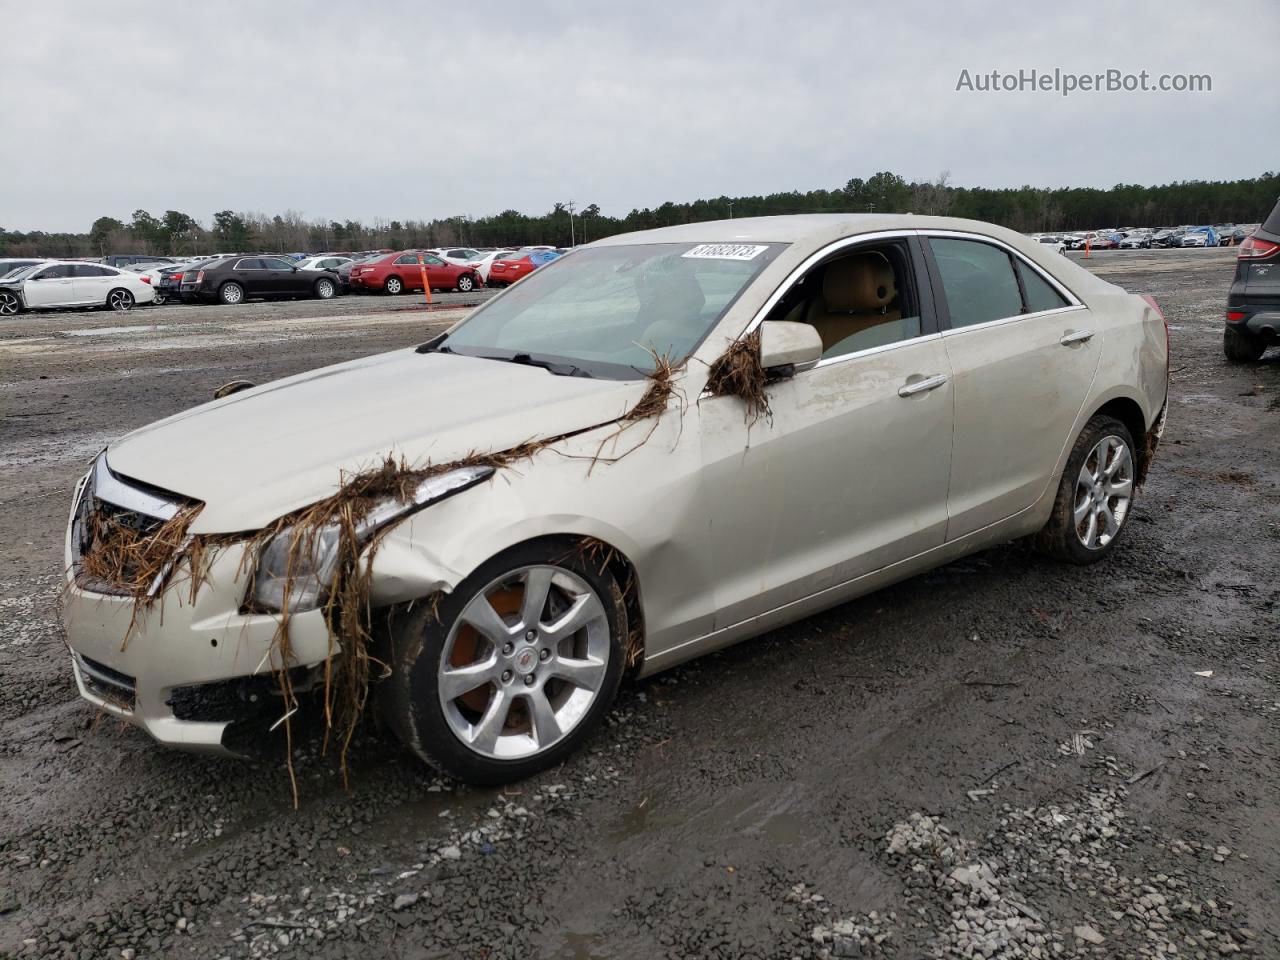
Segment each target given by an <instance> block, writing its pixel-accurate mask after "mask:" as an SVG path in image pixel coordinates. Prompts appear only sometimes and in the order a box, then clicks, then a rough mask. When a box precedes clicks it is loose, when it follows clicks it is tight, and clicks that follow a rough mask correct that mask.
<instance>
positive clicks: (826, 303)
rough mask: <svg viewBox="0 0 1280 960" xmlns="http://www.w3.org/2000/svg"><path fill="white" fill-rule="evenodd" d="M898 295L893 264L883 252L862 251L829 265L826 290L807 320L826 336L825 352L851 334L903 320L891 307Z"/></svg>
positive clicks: (811, 306) (824, 280)
mask: <svg viewBox="0 0 1280 960" xmlns="http://www.w3.org/2000/svg"><path fill="white" fill-rule="evenodd" d="M897 296H898V286H897V282H896V279H895V277H894V273H893V267H892V266H891V265H890V264H889V261H888V259H886V258H885V256H884V254H881V253H859V254H855V255H854V256H851V257H845V258H844V259H842V260H834V261H832V262H831V263H830V264H828V265H827V268H826V270H824V271H823V275H822V293H821V295H820V296H817V297H815V298H814V299H813V300H812V301H811V302H810V304H809V311H808V315H807V317H806V319H807V320H808V322H809V323H811V324H812V325H813V326H814V327H815V328H816V329H817V331H818V333H819V334H820V335H821V336H822V347H823V350H824V352H825V351H828V350H830V349H831V348H832V347H834V346H835V345H836V344H838V343H840V342H841V341H843V340H846V339H848V338H849V337H852V336H855V335H856V334H859V333H861V332H863V331H864V330H869V329H871V328H872V327H876V326H879V325H880V324H884V323H892V322H894V321H898V320H901V319H902V312H901V310H899V309H897V308H896V307H895V308H894V309H893V310H890V309H889V304H891V303H893V302H894V300H895V299H896V298H897Z"/></svg>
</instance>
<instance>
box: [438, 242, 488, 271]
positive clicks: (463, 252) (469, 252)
mask: <svg viewBox="0 0 1280 960" xmlns="http://www.w3.org/2000/svg"><path fill="white" fill-rule="evenodd" d="M427 252H428V253H434V254H435V255H436V256H437V257H439V258H440V259H441V260H443V261H445V262H446V263H452V264H455V265H456V266H459V267H465V266H469V265H470V264H471V263H473V262H475V260H476V258H477V257H480V256H482V254H481V253H480V251H479V250H475V249H473V248H471V247H438V248H435V249H432V250H428V251H427Z"/></svg>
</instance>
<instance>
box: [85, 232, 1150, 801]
mask: <svg viewBox="0 0 1280 960" xmlns="http://www.w3.org/2000/svg"><path fill="white" fill-rule="evenodd" d="M757 335H758V336H757ZM744 353H745V355H746V359H747V360H748V361H749V362H747V363H745V364H744V365H743V367H742V369H743V371H745V372H744V375H743V378H740V384H739V386H741V385H742V384H743V383H745V385H746V386H745V388H743V389H725V388H724V386H723V384H722V383H720V382H719V380H718V379H717V380H716V382H714V383H710V382H709V381H711V380H712V379H713V377H712V371H715V370H718V369H722V368H723V363H724V360H723V358H725V357H726V356H734V355H737V356H739V357H741V356H742V355H743V354H744ZM1168 356H1169V345H1168V332H1167V327H1166V324H1165V322H1164V319H1163V317H1162V315H1161V313H1160V311H1159V309H1158V308H1157V306H1156V304H1155V303H1154V302H1153V301H1152V300H1150V299H1148V298H1145V297H1139V296H1133V295H1130V294H1127V293H1126V292H1125V291H1124V290H1122V289H1120V288H1119V287H1116V286H1114V285H1112V284H1110V283H1107V282H1105V281H1103V280H1100V279H1098V278H1097V277H1095V276H1093V275H1091V274H1090V273H1088V272H1086V271H1085V270H1083V269H1081V268H1080V267H1078V266H1076V265H1075V264H1074V263H1072V262H1070V261H1068V260H1066V259H1064V258H1063V257H1061V256H1060V255H1058V254H1056V253H1055V252H1054V251H1053V250H1051V249H1046V248H1045V247H1044V246H1042V245H1041V244H1038V243H1035V242H1034V241H1031V240H1028V239H1026V238H1024V237H1022V236H1020V235H1019V234H1017V233H1013V232H1011V231H1009V230H1005V229H1003V228H1000V227H995V226H992V225H990V224H985V223H978V222H973V221H967V220H955V219H944V218H933V217H914V216H881V215H829V216H799V217H767V218H760V219H754V220H731V221H725V222H719V223H698V224H689V225H685V226H678V227H670V228H666V229H661V230H653V231H648V232H644V233H633V234H629V235H625V236H617V237H610V238H609V239H606V240H601V241H598V242H596V243H593V244H590V245H589V246H585V247H582V248H580V249H577V250H575V251H574V252H573V253H571V254H570V255H568V256H566V257H564V258H562V259H561V260H558V261H555V262H553V263H551V264H549V265H548V266H546V267H543V268H542V269H540V270H538V271H537V272H536V273H534V274H532V275H531V276H529V277H528V278H527V279H525V280H522V281H521V282H520V283H518V284H515V285H514V286H512V287H511V288H510V289H508V290H507V291H505V292H504V293H502V294H501V295H500V296H497V297H495V298H494V299H492V300H490V301H489V302H488V303H486V304H485V305H484V306H482V307H480V308H479V309H477V310H476V311H475V312H474V313H472V314H471V315H470V316H468V317H467V318H466V319H465V320H463V321H462V322H460V323H459V324H458V325H456V326H455V327H453V328H452V329H451V330H449V331H448V333H447V334H444V335H442V336H440V337H437V338H436V339H435V340H433V341H431V342H429V343H427V344H423V345H422V346H421V347H418V348H416V349H405V350H401V351H396V352H393V353H388V354H383V355H379V356H372V357H368V358H365V359H363V360H357V361H354V362H350V363H345V364H341V365H338V366H334V367H329V368H326V369H323V370H318V371H315V372H312V373H307V374H303V375H300V376H296V377H292V378H289V379H286V380H282V381H278V382H275V383H270V384H267V385H264V386H259V387H256V388H253V389H249V390H245V391H243V392H240V393H235V394H233V395H231V396H227V397H225V398H223V399H220V400H215V401H214V402H212V403H208V404H205V405H203V406H200V407H196V408H194V409H192V410H188V411H186V412H183V413H180V414H178V415H176V416H173V417H170V418H169V419H167V420H163V421H161V422H159V423H156V424H153V425H151V426H148V427H145V428H143V429H141V430H138V431H136V432H134V433H132V434H129V435H128V436H126V437H124V438H123V439H121V440H119V441H117V442H115V443H113V444H111V445H110V446H109V447H108V448H107V449H106V450H105V451H104V452H103V453H102V454H101V455H100V456H99V457H98V458H97V459H96V460H95V462H94V463H93V465H92V466H91V468H90V470H89V472H88V474H87V475H86V476H85V478H84V480H83V481H82V482H81V484H80V486H79V487H78V488H77V491H76V495H75V504H74V508H73V511H72V518H71V525H70V530H69V531H68V536H67V541H66V550H67V570H68V574H67V576H68V584H67V591H66V600H65V622H66V628H67V641H68V644H69V647H70V651H71V659H72V669H73V670H74V671H75V676H76V681H77V683H78V685H79V689H80V692H81V694H82V695H83V697H84V698H85V699H86V700H88V701H90V702H91V703H93V704H95V705H96V706H97V708H98V709H100V710H102V711H106V712H108V713H111V714H114V715H117V716H119V717H122V718H124V719H126V720H128V721H129V722H131V723H134V724H136V725H138V726H140V727H142V728H143V729H145V730H146V731H148V732H149V733H150V734H151V735H152V736H153V737H154V738H155V739H156V740H158V741H160V742H161V743H164V744H168V745H171V746H177V747H184V748H192V749H202V750H213V751H222V752H231V753H235V752H240V750H241V745H243V744H245V743H251V742H252V741H253V740H254V739H255V738H267V737H279V736H280V735H281V734H280V731H279V730H277V731H276V732H275V733H268V732H267V729H268V728H269V727H271V726H272V725H273V724H276V723H277V721H279V720H280V719H281V717H282V716H283V715H284V714H286V713H287V709H286V708H289V707H290V703H286V702H284V699H282V697H284V696H285V695H283V694H282V693H281V687H282V685H281V683H280V678H281V677H282V676H285V677H288V678H289V685H288V688H289V689H290V690H302V689H304V688H305V687H306V686H308V685H312V686H315V685H318V684H320V683H322V682H323V678H328V677H330V676H331V675H332V674H333V673H334V672H340V671H341V669H342V667H343V665H344V663H349V662H354V657H353V652H354V651H355V650H356V644H357V642H358V641H357V638H355V637H354V636H353V635H351V633H350V631H349V630H345V628H344V624H350V623H352V622H360V623H366V624H368V637H369V638H370V642H371V645H370V647H369V648H368V650H367V651H365V650H364V649H363V648H361V649H362V652H365V653H368V656H369V657H371V658H372V660H370V661H366V662H371V663H373V664H374V667H373V668H372V669H371V670H370V671H369V675H370V678H371V679H370V680H369V683H370V684H371V686H372V690H371V695H372V700H373V701H374V703H375V704H376V706H377V708H378V709H380V710H381V711H382V712H383V714H384V715H385V717H386V718H387V720H388V721H389V722H390V725H391V726H392V728H393V729H395V730H396V731H397V732H398V733H399V734H400V736H401V737H402V739H403V740H404V742H405V744H406V745H407V746H408V747H409V749H411V750H412V751H413V752H414V753H416V754H417V755H418V756H420V757H421V758H423V759H424V760H426V761H428V762H430V763H432V764H434V765H436V766H438V767H439V768H441V769H443V770H445V771H447V772H449V773H451V774H453V775H455V776H458V777H460V778H463V779H466V780H469V781H473V782H487V783H494V782H502V781H507V780H511V779H516V778H519V777H522V776H526V775H528V774H530V773H531V772H533V771H535V770H538V769H540V768H543V767H546V766H548V765H550V764H553V763H556V762H558V761H560V760H562V759H563V758H564V757H565V755H566V754H568V753H569V752H570V751H572V750H573V749H574V748H576V747H577V746H579V745H580V744H581V743H582V742H583V741H584V740H585V739H586V738H587V737H589V736H590V735H591V732H592V731H593V729H594V728H596V727H597V726H599V725H600V723H601V721H602V718H603V717H604V716H605V714H606V712H607V711H608V709H609V706H610V702H611V700H612V698H613V697H614V694H615V692H616V691H617V689H618V686H619V683H620V682H621V681H622V679H623V678H624V676H628V675H638V676H646V675H649V674H652V673H655V672H657V671H659V670H663V669H666V668H668V667H671V666H673V665H675V664H678V663H680V662H682V661H685V660H688V659H689V658H691V657H696V656H699V655H701V654H704V653H708V652H710V651H713V650H717V649H720V648H722V647H724V646H726V645H728V644H732V643H735V642H737V641H739V640H742V639H745V638H747V637H751V636H753V635H756V634H760V633H762V632H764V631H766V630H769V629H772V628H773V627H776V626H778V625H780V624H784V623H788V622H790V621H793V620H796V619H798V618H801V617H805V616H807V615H809V614H812V613H814V612H816V611H819V610H823V609H825V608H828V607H831V606H833V605H835V604H839V603H842V602H844V601H846V600H849V599H850V598H853V597H857V596H859V595H861V594H865V593H867V592H869V591H872V590H876V589H878V588H880V587H882V586H884V585H886V584H889V583H892V582H894V581H897V580H901V579H903V578H904V577H910V576H913V575H915V574H918V573H920V572H922V571H925V570H928V569H930V568H932V567H936V566H938V565H939V564H944V563H948V562H950V561H952V560H955V559H956V558H957V557H961V556H964V555H965V554H968V553H972V552H974V551H976V550H981V549H983V548H986V547H989V546H991V545H992V544H996V543H1001V542H1004V541H1008V540H1011V539H1014V538H1018V537H1033V538H1035V542H1036V543H1037V544H1038V545H1040V546H1041V547H1042V548H1043V549H1044V550H1046V551H1047V552H1048V553H1050V554H1051V555H1053V556H1055V557H1058V558H1060V559H1061V560H1063V561H1066V562H1070V563H1078V564H1087V563H1093V562H1095V561H1098V560H1100V559H1102V558H1103V557H1105V556H1106V555H1107V553H1109V552H1110V551H1111V550H1112V549H1114V548H1115V546H1116V543H1117V541H1118V540H1119V538H1120V537H1121V536H1122V534H1123V532H1124V529H1125V525H1126V521H1127V519H1128V517H1129V515H1130V513H1131V510H1132V505H1133V498H1134V497H1135V496H1136V494H1137V491H1138V486H1139V485H1140V483H1141V480H1142V478H1143V476H1144V475H1145V472H1146V470H1147V467H1148V465H1149V461H1150V459H1151V457H1152V455H1153V454H1154V451H1155V447H1156V442H1157V440H1158V438H1159V434H1160V431H1161V429H1162V426H1163V420H1164V409H1165V399H1166V387H1167V376H1168ZM655 385H660V386H661V387H662V389H660V390H655ZM655 398H656V407H655V402H653V401H655ZM642 410H643V413H642V412H641V411H642ZM389 457H390V458H392V459H393V460H394V461H395V462H396V463H399V464H400V465H401V467H400V469H402V470H403V471H406V472H405V473H404V476H405V477H409V478H410V479H411V480H412V481H413V482H412V484H410V485H409V486H408V487H405V488H404V489H402V490H401V492H400V493H399V494H398V495H396V496H387V497H384V498H383V499H381V500H378V501H377V502H373V503H367V502H365V503H363V504H362V506H361V509H360V511H359V512H358V515H357V516H356V520H355V522H352V523H350V524H346V525H344V524H342V523H339V522H337V521H334V522H331V523H325V524H323V525H321V526H320V527H318V528H317V529H313V530H312V531H311V533H312V534H313V535H310V536H307V537H305V538H298V537H296V536H293V534H294V533H295V532H296V530H295V527H296V525H298V524H302V523H303V522H304V519H303V518H305V517H309V516H310V517H313V518H314V516H315V512H314V510H312V511H311V512H310V513H309V512H308V511H309V508H311V507H312V506H313V505H315V504H317V503H322V502H334V503H337V504H341V502H342V497H343V496H344V495H345V492H347V491H350V490H351V489H352V488H351V486H350V478H352V477H355V476H361V475H367V472H368V471H369V470H370V469H371V468H373V467H375V466H376V465H377V464H379V463H385V462H386V461H387V458H389ZM401 486H402V487H403V486H404V485H403V484H402V485H401ZM353 495H354V494H353ZM326 498H329V500H328V501H327V500H326ZM366 499H367V498H366ZM336 515H337V514H335V516H336ZM177 516H182V517H187V518H193V519H190V524H189V527H186V528H184V529H183V531H182V532H183V538H184V539H183V540H182V546H183V548H184V549H176V550H175V554H174V557H173V560H172V562H170V563H166V564H164V565H162V566H161V567H159V568H158V569H156V570H155V571H154V578H153V579H152V580H151V581H150V582H148V583H147V584H146V595H145V599H146V601H147V602H145V603H144V602H143V600H142V599H140V598H139V595H138V593H137V591H136V590H130V589H124V588H123V587H122V582H114V581H113V577H112V576H106V577H103V576H93V575H90V573H89V572H88V571H87V569H86V563H85V558H86V556H88V555H89V554H91V552H92V551H94V550H97V549H99V545H98V544H96V543H95V541H94V538H95V536H98V535H100V534H101V531H103V530H104V529H120V530H127V531H131V533H130V536H134V537H139V538H143V539H144V540H145V538H147V537H155V536H158V535H159V534H158V531H163V530H169V531H170V533H172V524H171V523H170V521H172V520H173V518H175V517H177ZM344 537H355V538H357V546H356V554H355V556H356V557H357V560H356V561H355V563H354V564H348V565H347V566H348V567H349V568H350V569H347V570H346V573H345V574H344V573H343V570H344V566H343V564H342V563H341V562H340V560H339V559H337V558H339V557H340V555H341V549H342V543H343V538H344ZM299 542H303V543H304V546H303V547H302V548H301V549H300V548H299V547H298V543H299ZM191 543H203V544H206V545H209V549H207V550H205V551H202V552H201V553H200V557H201V559H200V561H199V562H200V563H201V564H203V569H202V571H201V575H200V576H199V577H197V578H196V579H197V581H198V582H197V583H194V584H193V583H192V577H191V571H190V570H188V571H186V575H184V571H183V567H184V565H190V566H192V567H193V568H194V566H195V565H196V563H197V561H196V559H195V557H194V556H193V552H192V551H191V550H189V549H185V548H186V546H187V545H189V544H191ZM357 574H358V576H357ZM364 574H367V577H366V576H364ZM119 576H120V578H122V580H123V579H127V578H128V577H130V576H133V577H136V576H138V572H137V571H136V570H135V571H128V570H125V569H123V568H121V569H120V573H119ZM343 576H346V577H347V578H348V579H347V581H345V582H346V583H347V584H348V585H349V584H352V583H358V584H359V585H360V586H361V589H362V590H363V591H364V592H363V593H355V594H353V593H351V592H350V591H349V590H348V589H346V587H343V588H342V589H341V590H339V586H338V581H339V580H340V579H341V578H342V577H343ZM196 587H198V589H195V588H196ZM353 596H356V597H358V598H359V604H358V605H359V607H360V608H361V609H360V610H358V611H356V613H357V614H358V616H359V617H360V618H363V619H360V620H357V621H353V620H352V619H351V617H349V616H347V614H350V613H351V611H350V610H349V609H348V610H342V609H339V608H340V607H341V606H342V605H343V604H344V603H345V604H348V605H350V604H351V602H352V600H351V598H352V597H353ZM286 615H287V638H288V642H287V643H282V642H281V636H282V630H281V620H282V618H283V617H285V616H286ZM360 632H363V631H360ZM126 636H127V638H128V639H127V642H125V638H126Z"/></svg>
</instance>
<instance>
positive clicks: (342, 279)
mask: <svg viewBox="0 0 1280 960" xmlns="http://www.w3.org/2000/svg"><path fill="white" fill-rule="evenodd" d="M385 256H386V254H385V253H357V254H355V255H354V256H353V257H352V258H351V259H350V260H348V261H347V262H346V263H344V264H342V265H341V266H338V267H335V268H334V273H336V274H337V275H338V286H339V287H340V288H341V290H342V292H343V293H350V292H351V271H352V270H353V269H354V268H355V267H357V266H359V265H360V264H362V263H369V262H370V261H373V260H378V259H380V258H382V257H385Z"/></svg>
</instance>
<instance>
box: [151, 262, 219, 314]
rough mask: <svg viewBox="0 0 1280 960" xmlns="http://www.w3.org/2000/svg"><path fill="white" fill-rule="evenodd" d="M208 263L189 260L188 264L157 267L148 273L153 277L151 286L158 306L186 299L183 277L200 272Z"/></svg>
mask: <svg viewBox="0 0 1280 960" xmlns="http://www.w3.org/2000/svg"><path fill="white" fill-rule="evenodd" d="M208 262H209V261H208V260H207V259H202V260H188V261H187V262H186V263H176V264H173V265H172V266H168V267H156V268H155V269H154V270H153V271H148V273H149V274H151V276H152V280H151V285H152V286H153V287H154V288H155V291H156V306H160V305H161V304H164V303H169V302H172V301H174V300H182V299H184V298H183V296H182V278H183V276H185V275H186V274H187V273H189V272H193V271H195V270H198V269H199V268H200V267H201V266H202V265H203V264H205V263H208Z"/></svg>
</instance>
